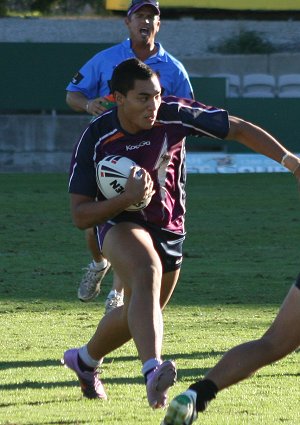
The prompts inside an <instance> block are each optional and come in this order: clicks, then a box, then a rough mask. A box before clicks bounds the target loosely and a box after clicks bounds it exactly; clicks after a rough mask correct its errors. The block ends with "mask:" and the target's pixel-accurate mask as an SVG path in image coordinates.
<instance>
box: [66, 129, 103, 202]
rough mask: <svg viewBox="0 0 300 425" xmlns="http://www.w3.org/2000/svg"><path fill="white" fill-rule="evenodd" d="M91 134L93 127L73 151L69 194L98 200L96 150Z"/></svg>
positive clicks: (86, 132) (85, 133) (84, 134)
mask: <svg viewBox="0 0 300 425" xmlns="http://www.w3.org/2000/svg"><path fill="white" fill-rule="evenodd" d="M91 133H92V131H91V127H88V128H87V129H86V130H85V131H84V133H83V134H82V136H81V138H80V140H79V142H78V143H77V144H76V145H75V148H74V150H73V155H72V159H71V164H70V173H69V193H76V194H79V195H84V196H90V197H91V198H96V196H97V192H98V188H97V183H96V178H95V173H96V171H95V164H94V161H93V155H94V150H95V149H94V144H93V142H92V134H91Z"/></svg>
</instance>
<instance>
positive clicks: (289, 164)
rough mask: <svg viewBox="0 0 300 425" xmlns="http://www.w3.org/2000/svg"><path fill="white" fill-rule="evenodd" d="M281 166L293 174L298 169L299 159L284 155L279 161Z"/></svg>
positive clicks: (288, 154) (291, 155) (289, 154)
mask: <svg viewBox="0 0 300 425" xmlns="http://www.w3.org/2000/svg"><path fill="white" fill-rule="evenodd" d="M281 165H283V166H284V167H285V168H287V169H288V170H290V171H291V172H292V173H293V174H295V172H296V171H297V170H298V169H299V167H300V158H298V157H297V156H295V155H293V154H291V153H286V154H285V155H284V156H283V157H282V160H281Z"/></svg>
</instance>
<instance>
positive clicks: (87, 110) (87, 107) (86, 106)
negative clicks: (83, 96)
mask: <svg viewBox="0 0 300 425" xmlns="http://www.w3.org/2000/svg"><path fill="white" fill-rule="evenodd" d="M89 105H90V101H88V103H87V104H86V105H85V110H86V112H87V113H89Z"/></svg>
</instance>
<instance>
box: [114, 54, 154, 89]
mask: <svg viewBox="0 0 300 425" xmlns="http://www.w3.org/2000/svg"><path fill="white" fill-rule="evenodd" d="M153 75H156V73H155V72H154V71H153V70H152V69H151V68H150V67H149V66H148V65H146V64H145V63H144V62H142V61H140V60H139V59H136V58H132V59H127V60H125V61H124V62H121V63H120V64H119V65H118V66H117V67H116V68H115V69H114V71H113V75H112V77H111V80H110V89H111V92H112V93H114V92H115V91H118V92H120V93H122V94H123V95H124V96H126V94H127V92H128V91H129V90H133V89H134V84H135V81H136V80H144V81H145V80H150V78H152V77H153Z"/></svg>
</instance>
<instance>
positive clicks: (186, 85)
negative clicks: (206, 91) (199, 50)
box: [66, 0, 194, 312]
mask: <svg viewBox="0 0 300 425" xmlns="http://www.w3.org/2000/svg"><path fill="white" fill-rule="evenodd" d="M125 24H126V25H127V27H128V31H129V38H128V39H127V40H125V41H123V42H122V43H120V44H117V45H115V46H113V47H111V48H109V49H106V50H103V51H101V52H99V53H97V54H96V55H95V56H94V57H92V58H91V59H90V60H89V61H88V62H87V63H86V64H84V65H83V66H82V68H81V69H80V70H79V71H78V72H77V73H76V74H75V75H74V77H73V78H72V81H71V82H70V83H69V85H68V86H67V97H66V101H67V104H68V105H69V106H70V107H71V108H72V109H74V110H75V111H77V112H87V113H88V114H91V115H93V116H98V115H99V114H101V113H102V112H104V111H105V110H106V109H107V108H108V107H109V106H111V105H110V102H109V101H111V99H109V101H108V99H107V98H106V97H107V96H108V95H109V93H110V88H109V81H110V79H111V76H112V73H113V70H114V68H115V67H116V66H117V65H118V64H119V63H121V62H123V61H124V60H126V59H130V58H134V57H136V58H138V59H140V60H142V61H143V62H144V63H146V64H147V65H149V66H150V67H151V68H152V69H153V70H154V71H155V72H156V73H157V74H158V75H159V77H160V83H161V86H162V91H163V94H164V95H166V96H167V95H175V96H178V97H184V98H193V97H194V95H193V89H192V86H191V83H190V80H189V77H188V74H187V71H186V70H185V68H184V66H183V65H182V63H181V62H179V61H178V60H177V59H175V58H174V57H173V56H172V55H170V54H169V53H168V52H166V51H165V50H164V48H163V47H162V45H161V44H160V43H158V42H156V41H155V37H156V35H157V33H158V32H159V29H160V10H159V3H158V2H156V0H133V1H132V3H131V5H130V7H129V9H128V12H127V16H126V18H125ZM86 239H87V244H88V247H89V250H90V251H91V253H92V256H93V262H92V263H91V264H89V265H88V267H87V269H86V273H85V274H84V276H83V278H82V281H81V283H80V286H79V289H78V298H79V299H80V300H81V301H85V302H87V301H90V300H92V299H94V298H95V297H96V296H97V295H98V294H99V292H100V284H101V281H102V279H103V277H104V275H105V274H106V272H107V271H108V269H109V264H108V263H107V262H106V260H105V259H104V258H103V256H102V255H101V252H100V250H99V247H98V244H97V242H96V239H95V234H94V230H93V229H88V230H87V231H86ZM122 304H123V285H122V283H121V282H120V280H119V279H118V278H117V276H114V283H113V288H112V290H111V292H110V293H109V295H108V298H107V300H106V312H107V311H109V310H110V309H112V308H114V307H118V306H120V305H122Z"/></svg>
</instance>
